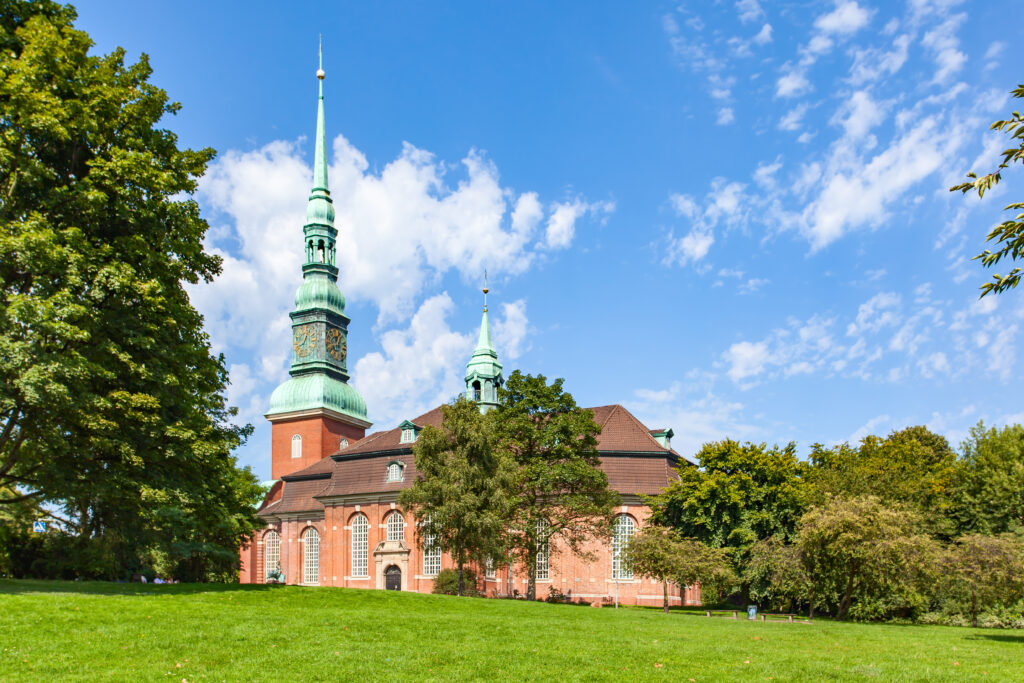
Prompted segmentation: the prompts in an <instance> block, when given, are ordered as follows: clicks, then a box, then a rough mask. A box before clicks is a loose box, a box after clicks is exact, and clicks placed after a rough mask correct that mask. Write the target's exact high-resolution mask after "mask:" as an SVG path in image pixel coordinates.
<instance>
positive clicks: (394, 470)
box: [386, 461, 405, 481]
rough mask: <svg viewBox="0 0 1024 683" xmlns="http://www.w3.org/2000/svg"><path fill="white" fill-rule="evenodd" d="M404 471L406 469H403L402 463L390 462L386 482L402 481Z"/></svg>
mask: <svg viewBox="0 0 1024 683" xmlns="http://www.w3.org/2000/svg"><path fill="white" fill-rule="evenodd" d="M404 469H405V468H404V467H402V463H400V462H395V461H392V462H389V463H388V475H387V479H386V481H402V470H404Z"/></svg>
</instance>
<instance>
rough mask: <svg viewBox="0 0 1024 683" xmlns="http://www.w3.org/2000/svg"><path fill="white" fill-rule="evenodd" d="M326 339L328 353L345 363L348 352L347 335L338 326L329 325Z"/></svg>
mask: <svg viewBox="0 0 1024 683" xmlns="http://www.w3.org/2000/svg"><path fill="white" fill-rule="evenodd" d="M326 341H327V355H328V356H330V357H331V358H333V359H334V360H336V361H338V362H339V363H343V362H344V361H345V354H346V353H348V345H347V344H346V341H345V335H344V334H342V333H341V330H339V329H338V328H337V327H328V328H327V340H326Z"/></svg>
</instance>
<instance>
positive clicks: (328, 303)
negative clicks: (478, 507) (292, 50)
mask: <svg viewBox="0 0 1024 683" xmlns="http://www.w3.org/2000/svg"><path fill="white" fill-rule="evenodd" d="M316 77H317V79H318V81H319V84H318V90H319V93H318V99H317V110H316V140H315V141H314V157H313V189H312V191H311V192H310V195H309V202H308V204H307V206H306V224H305V225H304V226H303V228H302V234H303V243H304V244H303V246H304V250H303V251H304V252H305V261H304V263H303V264H302V285H300V286H299V289H298V291H297V292H295V310H294V311H292V312H291V314H290V315H291V319H292V366H291V369H290V370H289V374H291V376H292V378H291V379H289V380H288V381H287V382H285V383H284V384H282V385H281V386H279V387H278V388H277V389H275V390H274V393H273V394H272V395H271V397H270V411H269V412H268V413H267V416H268V417H270V418H273V416H279V415H284V414H288V413H295V412H305V411H315V410H330V411H333V412H335V413H340V414H341V415H346V416H348V417H350V418H354V420H355V422H356V423H360V424H362V425H363V426H369V423H368V422H367V420H366V401H364V400H363V397H362V396H360V395H359V392H358V391H356V390H355V389H354V388H353V387H351V386H349V384H348V377H349V376H348V367H347V365H346V361H347V360H348V324H349V322H350V321H349V319H348V317H346V316H345V295H344V294H342V293H341V290H340V289H339V288H338V268H337V266H336V265H335V256H336V244H337V237H338V231H337V230H336V229H335V227H334V202H333V201H332V200H331V191H330V189H328V186H327V131H326V127H325V125H324V77H325V74H324V69H323V58H322V56H321V59H320V68H319V69H317V72H316Z"/></svg>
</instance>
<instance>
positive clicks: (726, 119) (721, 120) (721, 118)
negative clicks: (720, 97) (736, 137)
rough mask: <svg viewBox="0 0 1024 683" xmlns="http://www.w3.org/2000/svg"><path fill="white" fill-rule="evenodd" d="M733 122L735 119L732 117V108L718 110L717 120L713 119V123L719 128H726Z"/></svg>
mask: <svg viewBox="0 0 1024 683" xmlns="http://www.w3.org/2000/svg"><path fill="white" fill-rule="evenodd" d="M735 120H736V117H735V116H734V115H733V112H732V107H722V108H721V109H719V110H718V118H716V119H715V123H716V124H718V125H719V126H727V125H729V124H730V123H732V122H733V121H735Z"/></svg>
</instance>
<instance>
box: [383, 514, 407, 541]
mask: <svg viewBox="0 0 1024 683" xmlns="http://www.w3.org/2000/svg"><path fill="white" fill-rule="evenodd" d="M387 527H388V540H389V541H404V540H405V517H403V516H402V513H401V512H398V511H395V512H392V513H391V514H390V515H388V520H387Z"/></svg>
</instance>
